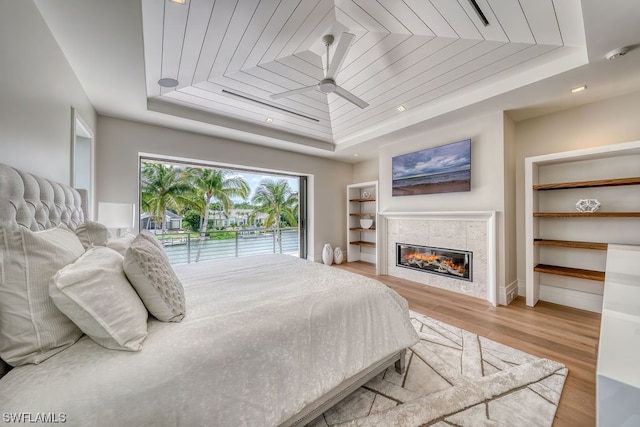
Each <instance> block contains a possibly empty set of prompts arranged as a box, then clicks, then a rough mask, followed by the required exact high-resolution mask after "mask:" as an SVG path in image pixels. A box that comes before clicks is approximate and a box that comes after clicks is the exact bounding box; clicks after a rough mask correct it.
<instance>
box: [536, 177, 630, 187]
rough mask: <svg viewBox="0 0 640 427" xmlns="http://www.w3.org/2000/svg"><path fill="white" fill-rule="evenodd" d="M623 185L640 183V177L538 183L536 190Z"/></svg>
mask: <svg viewBox="0 0 640 427" xmlns="http://www.w3.org/2000/svg"><path fill="white" fill-rule="evenodd" d="M621 185H640V177H632V178H617V179H600V180H596V181H579V182H559V183H556V184H537V185H534V186H533V189H534V190H563V189H567V188H588V187H617V186H621Z"/></svg>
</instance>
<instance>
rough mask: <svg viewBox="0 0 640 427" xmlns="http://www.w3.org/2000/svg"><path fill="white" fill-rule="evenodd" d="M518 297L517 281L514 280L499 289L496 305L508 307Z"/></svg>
mask: <svg viewBox="0 0 640 427" xmlns="http://www.w3.org/2000/svg"><path fill="white" fill-rule="evenodd" d="M517 296H518V281H517V280H514V281H513V282H511V283H509V284H508V285H507V286H505V287H504V288H500V291H499V295H498V304H500V305H509V304H511V301H513V300H514V299H515V298H516V297H517Z"/></svg>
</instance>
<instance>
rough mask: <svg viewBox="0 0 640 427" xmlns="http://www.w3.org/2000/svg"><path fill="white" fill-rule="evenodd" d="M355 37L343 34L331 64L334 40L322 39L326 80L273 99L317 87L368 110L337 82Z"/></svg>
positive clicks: (273, 96) (280, 94) (363, 103)
mask: <svg viewBox="0 0 640 427" xmlns="http://www.w3.org/2000/svg"><path fill="white" fill-rule="evenodd" d="M355 37H356V36H355V34H351V33H342V37H340V41H339V42H338V46H337V47H336V51H335V53H334V55H333V60H332V61H331V62H329V46H331V44H333V41H334V38H333V36H332V35H331V34H327V35H326V36H324V37H322V41H323V42H324V44H325V46H327V71H326V73H325V75H324V79H322V80H320V81H319V82H318V84H315V85H313V86H305V87H301V88H299V89H294V90H288V91H286V92H282V93H276V94H274V95H271V98H272V99H280V98H286V97H287V96H291V95H295V94H298V93H304V92H309V91H312V90H314V89H315V88H316V87H317V88H318V89H319V90H320V92H322V93H326V94H329V93H335V94H336V95H338V96H341V97H342V98H344V99H346V100H347V101H349V102H352V103H353V104H355V105H357V106H358V107H360V108H367V107H368V106H369V104H367V103H366V102H364V101H363V100H362V99H360V98H358V97H357V96H355V95H354V94H352V93H351V92H349V91H348V90H346V89H344V88H342V87H340V86H338V84H337V83H336V81H335V77H336V74H338V71H339V70H340V66H342V62H343V61H344V58H345V57H346V56H347V52H348V50H349V46H350V45H351V42H352V41H353V39H354V38H355Z"/></svg>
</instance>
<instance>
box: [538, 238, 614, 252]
mask: <svg viewBox="0 0 640 427" xmlns="http://www.w3.org/2000/svg"><path fill="white" fill-rule="evenodd" d="M533 244H534V245H536V246H557V247H561V248H577V249H593V250H596V251H606V250H607V247H608V244H607V243H595V242H572V241H570V240H546V239H540V240H534V241H533Z"/></svg>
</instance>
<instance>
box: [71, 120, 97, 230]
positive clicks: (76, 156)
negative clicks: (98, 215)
mask: <svg viewBox="0 0 640 427" xmlns="http://www.w3.org/2000/svg"><path fill="white" fill-rule="evenodd" d="M71 130H72V132H71V139H72V141H71V186H72V187H75V188H78V189H83V190H86V191H87V201H88V212H89V218H93V216H94V215H93V174H94V171H93V169H94V168H93V163H94V162H93V144H94V137H93V132H91V129H89V127H88V126H87V125H86V123H85V122H84V121H83V120H82V117H80V115H79V114H78V112H77V111H76V109H75V108H72V109H71Z"/></svg>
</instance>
